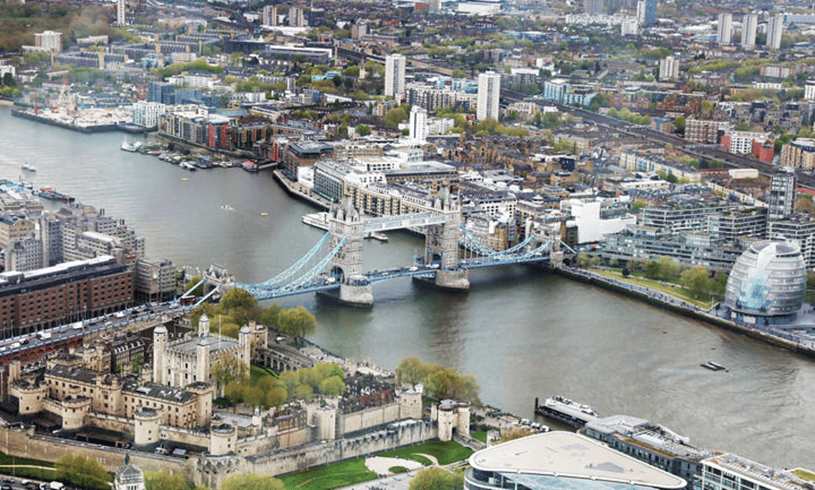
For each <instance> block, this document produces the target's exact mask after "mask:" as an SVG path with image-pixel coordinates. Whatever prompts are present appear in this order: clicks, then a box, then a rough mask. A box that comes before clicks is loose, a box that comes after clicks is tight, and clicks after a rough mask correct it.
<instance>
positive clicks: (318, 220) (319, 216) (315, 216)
mask: <svg viewBox="0 0 815 490" xmlns="http://www.w3.org/2000/svg"><path fill="white" fill-rule="evenodd" d="M303 223H305V224H307V225H311V226H313V227H315V228H319V229H321V230H325V231H328V213H326V212H325V211H323V212H320V213H311V214H304V215H303Z"/></svg>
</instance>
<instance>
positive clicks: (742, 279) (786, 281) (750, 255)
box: [724, 240, 807, 317]
mask: <svg viewBox="0 0 815 490" xmlns="http://www.w3.org/2000/svg"><path fill="white" fill-rule="evenodd" d="M806 287H807V274H806V267H805V265H804V258H803V256H802V255H801V248H800V247H799V246H798V245H796V244H795V243H791V242H774V241H768V240H764V241H760V242H756V243H753V244H752V245H750V248H748V249H747V250H746V251H745V252H744V253H743V254H741V256H740V257H739V258H738V259H737V260H736V263H735V265H733V270H732V271H730V277H729V278H728V279H727V289H726V290H725V296H724V304H725V306H728V307H729V308H730V309H732V310H733V311H734V312H736V313H741V314H743V315H750V316H764V317H770V316H784V315H792V314H794V313H795V312H797V311H798V310H800V309H801V305H802V304H803V302H804V294H805V293H806Z"/></svg>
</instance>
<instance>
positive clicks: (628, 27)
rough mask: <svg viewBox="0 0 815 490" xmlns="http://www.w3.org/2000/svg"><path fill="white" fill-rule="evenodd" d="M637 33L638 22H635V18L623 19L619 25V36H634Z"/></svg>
mask: <svg viewBox="0 0 815 490" xmlns="http://www.w3.org/2000/svg"><path fill="white" fill-rule="evenodd" d="M639 33H640V29H639V22H637V19H636V18H633V17H632V18H630V19H625V20H624V21H622V22H621V23H620V35H621V36H636V35H637V34H639Z"/></svg>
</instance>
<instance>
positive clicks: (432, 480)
mask: <svg viewBox="0 0 815 490" xmlns="http://www.w3.org/2000/svg"><path fill="white" fill-rule="evenodd" d="M462 488H464V474H463V473H462V472H461V471H455V472H453V473H451V472H449V471H447V470H445V469H442V468H440V467H438V466H433V467H430V468H424V469H423V470H420V471H419V472H418V473H416V476H414V477H413V479H412V480H410V483H409V484H408V490H460V489H462Z"/></svg>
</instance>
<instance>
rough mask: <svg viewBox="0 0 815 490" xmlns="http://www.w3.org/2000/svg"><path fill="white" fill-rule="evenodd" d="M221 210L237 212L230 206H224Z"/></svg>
mask: <svg viewBox="0 0 815 490" xmlns="http://www.w3.org/2000/svg"><path fill="white" fill-rule="evenodd" d="M221 209H223V210H224V211H234V210H235V208H233V207H232V206H230V205H229V204H223V205H221Z"/></svg>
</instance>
